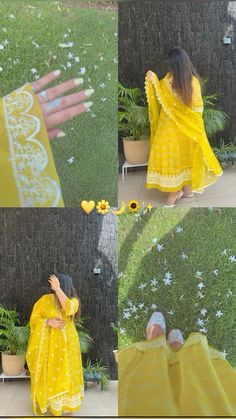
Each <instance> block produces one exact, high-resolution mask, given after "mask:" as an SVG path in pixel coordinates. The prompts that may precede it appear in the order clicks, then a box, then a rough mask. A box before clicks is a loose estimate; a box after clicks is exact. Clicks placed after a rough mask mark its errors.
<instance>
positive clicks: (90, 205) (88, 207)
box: [80, 201, 95, 214]
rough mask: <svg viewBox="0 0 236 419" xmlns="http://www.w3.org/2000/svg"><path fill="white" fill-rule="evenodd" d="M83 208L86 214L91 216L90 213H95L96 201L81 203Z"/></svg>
mask: <svg viewBox="0 0 236 419" xmlns="http://www.w3.org/2000/svg"><path fill="white" fill-rule="evenodd" d="M80 205H81V208H82V209H83V210H84V211H85V212H86V214H90V212H92V211H93V209H94V208H95V202H94V201H89V202H88V201H82V202H81V204H80Z"/></svg>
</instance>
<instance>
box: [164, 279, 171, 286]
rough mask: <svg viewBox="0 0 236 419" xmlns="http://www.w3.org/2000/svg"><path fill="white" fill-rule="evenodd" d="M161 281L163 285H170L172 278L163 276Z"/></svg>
mask: <svg viewBox="0 0 236 419" xmlns="http://www.w3.org/2000/svg"><path fill="white" fill-rule="evenodd" d="M163 282H164V284H165V285H171V284H172V279H169V278H163Z"/></svg>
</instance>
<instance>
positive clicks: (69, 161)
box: [67, 156, 75, 164]
mask: <svg viewBox="0 0 236 419" xmlns="http://www.w3.org/2000/svg"><path fill="white" fill-rule="evenodd" d="M74 160H75V157H74V156H72V157H70V158H69V159H67V161H68V163H69V164H72V163H74Z"/></svg>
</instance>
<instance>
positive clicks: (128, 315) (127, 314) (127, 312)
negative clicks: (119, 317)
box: [123, 311, 131, 320]
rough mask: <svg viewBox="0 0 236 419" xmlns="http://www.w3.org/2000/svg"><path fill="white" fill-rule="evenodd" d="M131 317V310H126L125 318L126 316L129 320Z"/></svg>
mask: <svg viewBox="0 0 236 419" xmlns="http://www.w3.org/2000/svg"><path fill="white" fill-rule="evenodd" d="M130 317H131V314H130V312H129V311H126V312H125V313H124V315H123V318H124V319H127V320H129V319H130Z"/></svg>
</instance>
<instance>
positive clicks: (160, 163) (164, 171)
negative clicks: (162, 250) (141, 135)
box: [145, 72, 222, 192]
mask: <svg viewBox="0 0 236 419" xmlns="http://www.w3.org/2000/svg"><path fill="white" fill-rule="evenodd" d="M150 74H151V79H147V78H146V82H145V87H146V95H147V100H148V107H149V119H150V128H151V139H150V156H149V162H148V173H147V184H146V187H147V188H157V189H159V190H161V191H163V192H175V191H178V190H181V189H182V187H183V186H184V185H187V184H190V185H191V186H192V190H193V191H195V192H200V191H201V190H202V189H204V188H205V187H206V186H209V185H211V184H213V183H214V182H215V181H216V180H217V177H218V176H220V175H222V169H221V166H220V164H219V162H218V160H217V159H216V157H215V155H214V153H213V151H212V149H211V147H210V145H209V142H208V139H207V136H206V132H205V128H204V121H203V118H202V112H203V100H202V95H201V86H200V83H199V80H198V79H197V78H196V77H193V82H192V86H193V96H192V104H191V107H188V106H186V105H184V103H183V102H182V101H181V99H180V98H179V97H178V95H177V94H176V93H175V92H174V91H173V89H172V75H171V74H170V73H167V75H166V76H165V77H164V79H162V80H161V81H159V80H158V77H157V75H156V74H155V73H152V72H150Z"/></svg>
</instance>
